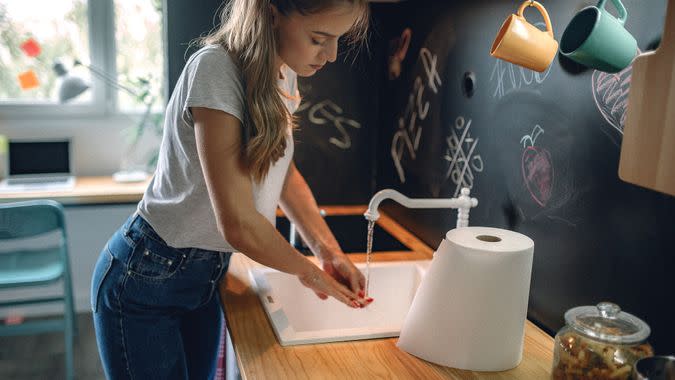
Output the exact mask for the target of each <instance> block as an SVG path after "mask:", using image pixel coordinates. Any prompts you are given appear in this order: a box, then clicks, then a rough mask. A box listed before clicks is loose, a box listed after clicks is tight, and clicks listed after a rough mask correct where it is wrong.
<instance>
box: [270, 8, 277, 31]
mask: <svg viewBox="0 0 675 380" xmlns="http://www.w3.org/2000/svg"><path fill="white" fill-rule="evenodd" d="M270 14H271V15H272V28H276V27H277V26H279V9H278V8H277V6H276V5H274V4H270Z"/></svg>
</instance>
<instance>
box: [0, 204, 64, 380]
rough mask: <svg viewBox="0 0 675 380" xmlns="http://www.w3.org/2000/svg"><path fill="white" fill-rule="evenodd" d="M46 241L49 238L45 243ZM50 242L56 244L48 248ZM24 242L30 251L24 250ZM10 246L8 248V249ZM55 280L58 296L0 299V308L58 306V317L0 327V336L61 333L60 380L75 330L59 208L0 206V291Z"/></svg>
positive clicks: (62, 218) (51, 205)
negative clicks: (59, 284) (60, 312)
mask: <svg viewBox="0 0 675 380" xmlns="http://www.w3.org/2000/svg"><path fill="white" fill-rule="evenodd" d="M54 235H57V236H54ZM46 238H52V239H50V240H49V241H48V242H46V243H45V241H46V240H48V239H46ZM40 240H41V241H42V243H39V242H40ZM52 240H58V242H56V243H54V244H51V241H52ZM28 243H31V244H30V247H26V245H27V244H28ZM38 245H39V247H38ZM45 245H48V246H47V247H45ZM10 246H12V247H13V248H8V247H10ZM16 247H21V248H16ZM59 280H63V281H62V282H63V294H62V295H59V296H56V297H41V298H40V297H36V298H30V299H19V300H12V301H0V308H4V307H10V306H23V305H32V304H41V303H53V302H63V304H64V313H63V315H64V317H63V318H53V319H44V320H29V321H27V322H24V323H21V324H16V325H5V324H0V336H12V335H26V334H40V333H44V332H49V331H63V332H64V335H65V346H66V379H72V378H73V371H74V369H73V338H74V336H75V334H76V333H77V331H76V324H75V308H74V305H73V289H72V284H71V277H70V265H69V261H68V239H67V236H66V227H65V221H64V215H63V207H62V206H61V204H59V203H58V202H54V201H49V200H36V201H28V202H16V203H0V291H2V290H5V289H15V288H23V287H29V286H38V285H48V284H52V283H55V282H57V281H59ZM45 375H47V374H45Z"/></svg>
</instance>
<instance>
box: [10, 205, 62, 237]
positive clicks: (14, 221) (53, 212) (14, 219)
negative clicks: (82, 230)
mask: <svg viewBox="0 0 675 380" xmlns="http://www.w3.org/2000/svg"><path fill="white" fill-rule="evenodd" d="M55 230H61V234H62V237H63V238H64V239H65V233H66V231H65V221H64V216H63V206H61V204H60V203H58V202H55V201H51V200H35V201H27V202H13V203H0V240H7V239H21V238H26V237H31V236H36V235H41V234H45V233H48V232H52V231H55Z"/></svg>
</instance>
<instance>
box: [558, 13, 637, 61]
mask: <svg viewBox="0 0 675 380" xmlns="http://www.w3.org/2000/svg"><path fill="white" fill-rule="evenodd" d="M606 2H607V0H600V2H599V3H598V6H597V7H594V6H590V7H586V8H584V9H582V10H580V11H579V13H577V14H576V15H575V16H574V17H573V18H572V21H570V23H569V25H567V28H566V29H565V32H564V33H563V36H562V38H561V39H560V53H561V54H562V55H564V56H566V57H568V58H570V59H572V60H573V61H575V62H578V63H581V64H582V65H585V66H588V67H591V68H594V69H597V70H600V71H604V72H608V73H617V72H619V71H621V70H623V69H625V68H626V67H628V66H629V65H630V64H631V63H632V62H633V59H634V58H635V56H637V54H638V48H637V41H635V38H634V37H633V36H632V35H631V34H630V33H629V32H628V31H627V30H626V29H625V28H624V24H625V23H626V19H627V18H628V12H627V11H626V7H624V6H623V4H622V3H621V0H612V3H613V4H614V6H615V7H616V9H617V10H618V11H619V18H618V19H617V18H615V17H614V16H612V15H611V14H610V13H609V12H608V11H607V10H606V9H605V3H606Z"/></svg>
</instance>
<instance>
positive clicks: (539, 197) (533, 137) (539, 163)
mask: <svg viewBox="0 0 675 380" xmlns="http://www.w3.org/2000/svg"><path fill="white" fill-rule="evenodd" d="M543 133H544V129H543V128H542V127H541V126H539V125H538V124H537V125H535V126H534V129H533V130H532V132H531V133H530V134H529V135H525V136H523V138H521V139H520V143H521V144H523V148H525V150H523V154H522V157H521V173H522V176H523V181H524V182H525V186H526V187H527V190H528V192H529V193H530V196H532V199H533V200H534V201H535V202H536V203H537V204H538V205H540V206H541V207H545V206H546V204H547V203H548V201H549V199H550V198H551V193H552V190H553V181H554V178H555V177H554V170H553V163H552V159H551V153H549V151H548V150H546V149H545V148H542V147H539V146H535V143H536V142H537V138H538V137H539V136H540V135H541V134H543Z"/></svg>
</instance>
